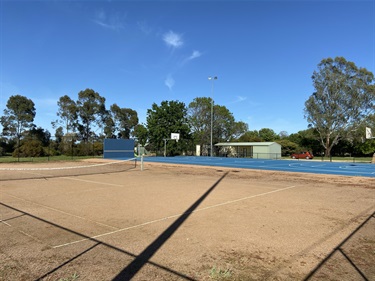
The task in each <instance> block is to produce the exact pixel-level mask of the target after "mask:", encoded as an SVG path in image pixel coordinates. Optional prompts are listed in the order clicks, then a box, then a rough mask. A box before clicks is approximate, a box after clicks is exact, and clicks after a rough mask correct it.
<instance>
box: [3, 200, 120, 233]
mask: <svg viewBox="0 0 375 281" xmlns="http://www.w3.org/2000/svg"><path fill="white" fill-rule="evenodd" d="M4 194H6V195H8V196H9V197H12V198H15V199H18V200H21V201H25V202H28V203H31V204H34V205H37V206H40V207H43V208H45V209H48V210H52V211H55V212H58V213H61V214H64V215H68V216H71V217H74V218H77V219H81V220H85V221H89V222H93V223H95V224H98V225H101V226H105V227H108V228H112V229H119V228H118V227H115V226H112V225H108V224H104V223H101V222H97V221H94V220H90V219H87V218H84V217H81V216H77V215H74V214H70V213H67V212H64V211H61V210H59V209H55V208H52V207H49V206H47V205H43V204H39V203H35V202H33V201H30V200H27V199H24V198H20V197H17V196H14V195H11V194H8V193H4Z"/></svg>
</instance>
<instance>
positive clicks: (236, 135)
mask: <svg viewBox="0 0 375 281" xmlns="http://www.w3.org/2000/svg"><path fill="white" fill-rule="evenodd" d="M312 81H313V85H314V88H315V91H314V93H312V94H311V96H310V97H309V98H308V100H307V101H306V102H305V107H304V113H305V118H306V119H307V121H308V122H309V126H308V128H307V129H306V130H303V131H300V132H298V133H295V134H291V135H288V133H287V132H285V131H283V132H280V133H278V134H277V133H275V132H274V131H273V130H272V129H270V128H263V129H261V130H259V131H256V130H253V131H250V130H249V128H248V125H247V124H246V123H244V122H242V121H236V120H235V117H234V116H233V114H232V113H231V112H230V111H229V110H228V109H227V108H226V107H225V106H221V105H218V104H215V103H214V100H213V99H211V98H209V97H197V98H195V99H194V100H193V101H192V102H190V103H189V104H188V105H186V104H184V103H183V102H180V101H177V100H172V101H167V100H166V101H162V102H161V103H160V104H156V103H153V104H152V106H151V108H150V109H148V110H147V117H146V123H145V124H140V123H139V119H138V114H137V112H136V111H135V110H133V109H131V108H125V107H124V108H122V107H120V106H119V105H117V104H116V103H115V104H112V105H110V106H109V107H107V106H106V104H105V101H106V99H105V97H103V96H101V95H100V94H99V93H97V92H95V91H94V90H93V89H85V90H82V91H80V92H79V93H78V96H77V99H72V98H71V97H69V96H68V95H64V96H62V97H60V98H59V100H58V102H57V106H58V110H57V112H56V116H57V119H56V120H53V121H52V122H51V123H52V126H53V128H54V129H55V133H54V136H53V137H52V135H51V133H50V132H48V131H47V130H45V129H43V128H41V127H37V126H36V125H35V124H34V123H33V122H34V118H35V115H36V109H35V104H34V102H33V101H32V100H31V99H29V98H27V97H26V96H22V95H13V96H11V97H10V98H9V100H8V102H7V104H6V109H5V110H4V115H3V116H1V118H0V123H1V125H2V127H3V130H2V134H1V146H0V154H4V153H13V156H17V155H18V156H20V155H21V156H34V157H35V156H43V155H46V154H48V155H51V154H53V155H55V154H66V155H69V154H73V153H75V154H84V155H94V154H101V153H102V140H103V139H104V138H135V139H136V140H137V142H138V143H139V144H140V145H142V146H145V147H146V149H147V150H148V151H151V152H154V153H156V154H162V151H163V150H164V148H165V146H167V148H168V149H167V151H168V155H178V154H182V153H184V154H193V153H194V152H195V146H196V145H200V146H201V147H202V152H203V153H207V155H209V151H208V150H209V144H210V138H211V122H212V138H213V140H212V141H213V143H218V142H227V141H231V142H236V141H241V142H245V141H276V142H278V143H280V144H281V145H282V154H283V155H289V154H291V153H293V152H298V151H300V150H309V151H312V152H313V153H314V154H316V155H325V156H330V155H332V154H334V155H345V154H350V155H368V154H371V153H373V152H374V151H375V141H374V140H366V141H365V140H364V131H365V127H373V128H374V130H375V114H374V113H375V85H374V75H373V74H372V73H371V72H369V71H368V70H366V69H365V68H358V67H357V66H356V65H355V64H354V63H353V62H349V61H347V60H346V59H345V58H342V57H336V58H334V59H332V58H327V59H323V60H322V61H321V62H320V63H319V64H318V68H317V70H315V71H314V72H313V75H312ZM211 118H212V119H211ZM171 133H179V134H180V141H179V142H175V141H169V138H170V135H171ZM47 148H48V151H47ZM74 149H75V150H74ZM218 153H219V152H218V151H215V154H218Z"/></svg>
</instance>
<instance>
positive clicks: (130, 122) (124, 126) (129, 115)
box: [111, 104, 138, 139]
mask: <svg viewBox="0 0 375 281" xmlns="http://www.w3.org/2000/svg"><path fill="white" fill-rule="evenodd" d="M111 113H112V118H111V119H112V120H113V122H114V129H115V130H116V131H117V132H118V137H119V138H124V139H128V138H130V135H131V133H132V131H133V130H134V127H135V126H136V125H137V124H138V114H137V112H136V111H135V110H133V109H130V108H120V107H119V106H118V105H117V104H113V105H111Z"/></svg>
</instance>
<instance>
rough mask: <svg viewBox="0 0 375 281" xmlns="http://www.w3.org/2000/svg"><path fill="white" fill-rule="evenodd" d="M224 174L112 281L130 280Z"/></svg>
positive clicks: (217, 183)
mask: <svg viewBox="0 0 375 281" xmlns="http://www.w3.org/2000/svg"><path fill="white" fill-rule="evenodd" d="M228 173H229V172H226V173H225V174H224V175H223V176H222V177H221V178H220V179H219V180H217V182H216V183H215V184H214V185H213V186H211V187H210V188H209V189H208V190H207V191H206V192H205V193H204V194H203V195H202V196H201V197H200V198H199V199H198V200H197V201H196V202H194V204H193V205H191V206H190V207H189V208H188V209H187V210H186V211H185V212H184V213H183V214H182V215H181V216H180V217H178V218H177V219H176V220H175V221H174V222H173V223H172V224H171V225H170V226H169V227H168V228H167V229H166V230H165V231H164V232H163V233H162V234H160V235H159V237H158V238H156V239H155V240H154V241H153V242H152V243H151V244H150V245H149V246H148V247H147V248H146V249H144V250H143V252H142V253H140V254H139V255H138V256H137V257H136V258H135V259H134V260H133V261H132V262H131V263H130V264H129V265H127V266H126V267H125V268H124V269H123V270H122V271H121V272H120V273H119V274H118V275H117V276H116V277H115V278H113V279H112V280H113V281H123V280H131V279H132V278H133V277H134V276H135V275H136V274H137V273H138V272H139V271H140V270H141V269H142V267H143V266H144V265H145V264H146V263H149V260H150V259H151V257H152V256H153V255H154V254H155V253H156V252H157V251H158V250H159V249H160V248H161V247H162V246H163V244H164V243H165V242H167V241H168V239H169V238H170V237H171V236H172V235H173V233H175V232H176V231H177V230H178V228H179V227H180V226H181V225H182V224H183V223H184V222H185V221H186V219H187V218H188V217H189V216H190V215H191V214H192V213H193V212H194V210H195V209H196V208H197V207H198V206H199V205H200V204H201V203H202V202H203V201H204V199H206V197H207V196H208V195H209V194H210V193H211V192H212V191H213V190H214V189H215V188H216V187H217V186H218V185H219V183H220V182H221V181H222V180H223V179H224V178H225V177H226V176H227V174H228Z"/></svg>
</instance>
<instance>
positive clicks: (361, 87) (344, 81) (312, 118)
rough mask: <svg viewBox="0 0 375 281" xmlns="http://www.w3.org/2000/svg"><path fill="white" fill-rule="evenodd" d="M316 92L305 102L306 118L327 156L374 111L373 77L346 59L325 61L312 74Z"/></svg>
mask: <svg viewBox="0 0 375 281" xmlns="http://www.w3.org/2000/svg"><path fill="white" fill-rule="evenodd" d="M312 80H313V86H314V88H315V92H314V93H313V94H312V95H311V96H310V97H309V99H308V100H307V101H306V102H305V108H304V112H305V118H306V119H307V121H308V122H309V123H310V124H309V127H310V128H314V129H315V130H316V131H317V132H318V134H319V139H320V142H321V144H322V146H323V147H324V149H325V155H326V156H330V154H331V149H332V147H333V146H334V145H336V144H337V143H338V141H339V140H340V138H345V137H346V136H347V135H348V134H350V132H351V131H353V130H356V127H357V125H358V124H360V123H361V121H362V120H364V119H365V118H366V117H367V116H368V115H369V114H371V113H372V112H374V104H375V85H374V75H373V74H372V73H371V72H370V71H368V70H367V69H365V68H358V67H357V66H356V65H355V64H354V63H353V62H349V61H347V60H345V59H344V58H343V57H336V58H335V59H332V58H327V59H323V60H322V61H321V62H320V63H319V64H318V69H317V70H316V71H314V73H313V75H312Z"/></svg>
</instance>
